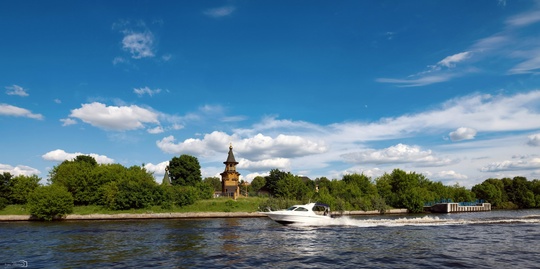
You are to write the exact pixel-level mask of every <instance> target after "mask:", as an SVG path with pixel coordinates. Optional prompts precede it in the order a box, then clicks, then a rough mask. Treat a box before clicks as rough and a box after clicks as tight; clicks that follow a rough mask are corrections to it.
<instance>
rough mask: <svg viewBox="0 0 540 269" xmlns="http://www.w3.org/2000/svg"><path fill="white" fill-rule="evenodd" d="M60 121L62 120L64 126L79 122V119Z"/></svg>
mask: <svg viewBox="0 0 540 269" xmlns="http://www.w3.org/2000/svg"><path fill="white" fill-rule="evenodd" d="M60 121H61V122H62V126H69V125H73V124H77V121H76V120H74V119H71V118H66V119H60Z"/></svg>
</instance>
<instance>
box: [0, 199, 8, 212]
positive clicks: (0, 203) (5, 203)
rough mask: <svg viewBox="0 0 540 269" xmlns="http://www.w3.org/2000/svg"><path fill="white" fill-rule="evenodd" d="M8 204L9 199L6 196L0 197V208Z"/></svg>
mask: <svg viewBox="0 0 540 269" xmlns="http://www.w3.org/2000/svg"><path fill="white" fill-rule="evenodd" d="M7 205H8V200H7V199H6V198H4V197H0V210H2V209H4V208H6V206H7Z"/></svg>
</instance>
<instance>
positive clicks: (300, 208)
mask: <svg viewBox="0 0 540 269" xmlns="http://www.w3.org/2000/svg"><path fill="white" fill-rule="evenodd" d="M287 211H309V209H307V208H305V207H301V206H291V207H289V208H287Z"/></svg>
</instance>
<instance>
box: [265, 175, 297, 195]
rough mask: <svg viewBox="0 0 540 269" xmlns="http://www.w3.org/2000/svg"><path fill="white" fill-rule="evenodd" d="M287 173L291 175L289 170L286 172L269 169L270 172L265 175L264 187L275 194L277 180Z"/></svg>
mask: <svg viewBox="0 0 540 269" xmlns="http://www.w3.org/2000/svg"><path fill="white" fill-rule="evenodd" d="M287 175H292V174H291V173H290V172H289V173H286V172H283V171H280V170H278V169H272V170H270V174H269V175H268V176H266V177H265V178H264V179H265V185H264V186H265V187H266V189H268V191H269V192H270V194H272V195H275V194H276V191H277V185H278V182H279V181H280V180H281V179H283V178H285V177H286V176H287Z"/></svg>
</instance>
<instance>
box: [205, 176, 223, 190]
mask: <svg viewBox="0 0 540 269" xmlns="http://www.w3.org/2000/svg"><path fill="white" fill-rule="evenodd" d="M203 182H204V183H206V184H209V185H210V186H212V188H213V190H214V191H221V189H222V186H221V179H219V178H218V177H206V178H204V179H203Z"/></svg>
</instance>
